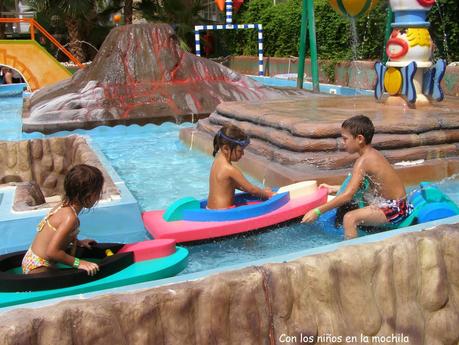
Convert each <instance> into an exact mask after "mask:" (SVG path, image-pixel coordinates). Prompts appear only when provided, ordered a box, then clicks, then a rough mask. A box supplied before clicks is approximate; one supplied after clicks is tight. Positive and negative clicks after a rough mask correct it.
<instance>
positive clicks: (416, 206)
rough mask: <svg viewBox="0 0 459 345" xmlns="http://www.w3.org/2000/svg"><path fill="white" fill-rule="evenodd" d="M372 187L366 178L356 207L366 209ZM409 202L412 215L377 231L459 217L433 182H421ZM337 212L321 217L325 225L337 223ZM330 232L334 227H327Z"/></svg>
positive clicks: (448, 200)
mask: <svg viewBox="0 0 459 345" xmlns="http://www.w3.org/2000/svg"><path fill="white" fill-rule="evenodd" d="M350 179H351V174H349V175H348V176H347V178H346V179H345V180H344V182H343V184H342V185H341V188H340V190H339V192H338V194H340V193H342V192H343V191H344V190H345V189H346V187H347V184H348V183H349V181H350ZM369 186H370V181H369V179H368V178H365V179H364V180H363V182H362V185H361V187H360V189H359V190H358V192H357V193H356V194H355V195H354V198H353V203H354V205H356V207H358V208H361V207H365V206H366V203H365V201H364V198H363V196H364V193H365V192H366V190H367V189H368V188H369ZM408 202H409V203H411V204H412V205H413V211H412V212H411V214H410V215H409V216H408V217H406V218H405V219H403V220H402V221H401V222H399V223H397V224H386V225H384V226H381V227H378V228H376V230H378V229H379V230H380V231H384V230H394V229H399V228H404V227H407V226H411V225H415V224H422V223H426V222H431V221H434V220H439V219H444V218H448V217H452V216H456V215H459V207H458V206H457V205H456V203H455V202H454V201H453V200H451V199H450V198H449V197H448V196H447V195H446V194H445V193H443V192H442V191H441V190H440V189H439V188H438V187H437V186H436V185H434V184H433V183H431V182H421V183H420V184H419V187H418V188H416V189H415V191H414V192H412V193H411V194H409V196H408ZM336 217H337V211H336V210H332V211H330V212H327V213H326V214H325V215H323V216H322V217H321V221H322V222H325V223H329V222H335V221H336ZM326 228H327V229H328V230H330V229H331V228H333V227H326ZM337 230H339V231H342V228H339V229H338V228H334V230H333V232H336V231H337Z"/></svg>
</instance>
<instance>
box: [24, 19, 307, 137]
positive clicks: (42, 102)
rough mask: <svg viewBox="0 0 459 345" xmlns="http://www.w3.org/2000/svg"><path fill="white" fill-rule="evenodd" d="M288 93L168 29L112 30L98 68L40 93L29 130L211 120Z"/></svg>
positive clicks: (32, 103)
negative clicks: (242, 104) (189, 46)
mask: <svg viewBox="0 0 459 345" xmlns="http://www.w3.org/2000/svg"><path fill="white" fill-rule="evenodd" d="M290 93H294V94H295V93H296V94H301V93H302V94H304V92H302V91H291V92H290ZM283 94H285V92H284V93H282V92H280V91H276V90H274V89H271V88H266V87H263V86H261V85H260V84H258V83H257V82H255V81H253V80H252V79H250V78H248V77H245V76H242V75H240V74H238V73H235V72H233V71H232V70H230V69H228V68H226V67H224V66H222V65H220V64H218V63H215V62H212V61H210V60H207V59H204V58H200V57H196V56H195V55H193V54H191V53H188V52H185V51H183V50H182V49H181V48H180V45H179V42H178V40H177V38H176V36H175V33H174V30H173V29H172V28H171V27H170V26H169V25H167V24H135V25H127V26H120V27H117V28H115V29H113V30H112V31H111V32H110V34H109V35H108V36H107V38H106V40H105V42H104V43H103V45H102V47H101V48H100V51H99V53H98V54H97V56H96V58H95V59H94V61H93V62H92V64H91V65H90V66H88V67H86V68H85V69H84V70H81V71H78V72H77V73H75V74H74V75H73V77H72V78H71V79H69V80H66V81H63V82H60V83H57V84H55V85H53V86H50V87H46V88H44V89H42V90H39V91H37V92H36V93H34V94H33V95H32V97H31V99H30V100H29V101H28V102H26V107H25V112H24V117H25V118H24V119H23V128H24V130H25V131H27V132H31V131H35V130H38V131H42V132H55V131H59V130H63V129H74V128H93V127H95V126H98V125H101V124H105V125H115V124H130V123H138V124H143V123H146V122H156V123H161V122H164V121H176V120H177V119H179V120H181V119H182V118H188V119H189V118H191V117H192V116H193V117H194V116H195V115H196V116H199V115H208V114H209V113H211V112H212V111H214V110H215V107H216V106H217V104H219V103H220V102H222V101H239V100H258V99H261V98H266V97H270V98H272V97H274V98H275V97H281V96H282V95H283Z"/></svg>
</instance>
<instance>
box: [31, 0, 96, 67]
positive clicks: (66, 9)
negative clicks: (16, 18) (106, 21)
mask: <svg viewBox="0 0 459 345" xmlns="http://www.w3.org/2000/svg"><path fill="white" fill-rule="evenodd" d="M26 4H27V5H28V6H30V7H31V8H32V9H33V10H34V11H36V12H41V13H43V14H46V15H47V16H49V17H51V16H53V15H58V16H59V17H61V18H62V20H64V22H65V25H66V27H67V33H68V36H69V50H70V52H71V53H72V54H73V55H75V57H76V58H77V59H78V60H79V61H85V54H84V51H83V48H82V44H81V32H80V23H81V22H82V21H83V20H84V19H85V18H87V16H88V15H90V14H91V13H92V11H93V10H94V8H95V0H27V1H26Z"/></svg>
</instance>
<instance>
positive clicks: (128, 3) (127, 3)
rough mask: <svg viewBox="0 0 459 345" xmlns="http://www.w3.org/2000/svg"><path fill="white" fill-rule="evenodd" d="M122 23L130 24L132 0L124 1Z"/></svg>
mask: <svg viewBox="0 0 459 345" xmlns="http://www.w3.org/2000/svg"><path fill="white" fill-rule="evenodd" d="M124 22H125V23H126V24H132V0H124Z"/></svg>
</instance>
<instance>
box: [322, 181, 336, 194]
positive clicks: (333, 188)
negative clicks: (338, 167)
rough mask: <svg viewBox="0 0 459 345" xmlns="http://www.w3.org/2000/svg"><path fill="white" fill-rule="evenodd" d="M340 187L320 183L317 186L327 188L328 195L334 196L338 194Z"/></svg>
mask: <svg viewBox="0 0 459 345" xmlns="http://www.w3.org/2000/svg"><path fill="white" fill-rule="evenodd" d="M340 187H341V186H332V185H329V184H326V183H321V184H320V185H319V188H327V189H328V194H335V193H338V191H339V189H340Z"/></svg>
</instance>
